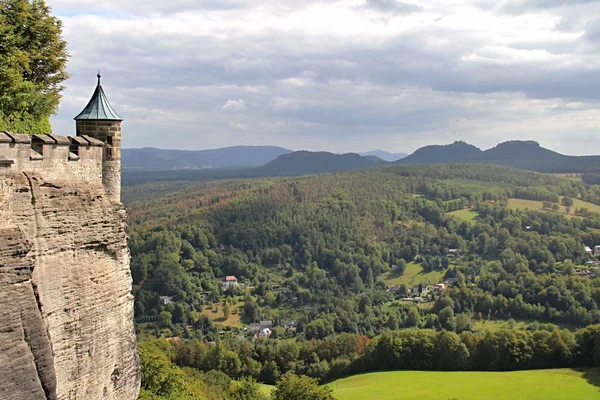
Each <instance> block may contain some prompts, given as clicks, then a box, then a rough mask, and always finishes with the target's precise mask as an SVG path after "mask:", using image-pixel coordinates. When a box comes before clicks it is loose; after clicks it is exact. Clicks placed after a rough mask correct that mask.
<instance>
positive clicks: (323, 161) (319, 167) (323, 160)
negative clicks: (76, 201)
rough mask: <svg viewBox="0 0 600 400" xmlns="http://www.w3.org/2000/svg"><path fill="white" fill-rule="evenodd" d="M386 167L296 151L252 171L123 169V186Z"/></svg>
mask: <svg viewBox="0 0 600 400" xmlns="http://www.w3.org/2000/svg"><path fill="white" fill-rule="evenodd" d="M385 164H388V163H387V162H386V161H383V160H382V159H380V158H378V157H375V156H368V157H362V156H360V155H358V154H354V153H348V154H333V153H327V152H311V151H296V152H292V153H288V154H282V155H280V156H279V157H277V158H276V159H275V160H273V161H271V162H269V163H267V164H266V165H263V166H261V167H255V168H219V169H203V170H191V169H179V170H170V171H134V170H123V180H122V183H123V185H136V184H142V183H146V182H153V181H205V180H217V179H234V178H257V177H267V176H297V175H309V174H325V173H330V172H337V171H350V170H354V169H361V168H369V167H375V166H378V165H385Z"/></svg>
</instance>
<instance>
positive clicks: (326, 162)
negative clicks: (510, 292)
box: [257, 151, 387, 175]
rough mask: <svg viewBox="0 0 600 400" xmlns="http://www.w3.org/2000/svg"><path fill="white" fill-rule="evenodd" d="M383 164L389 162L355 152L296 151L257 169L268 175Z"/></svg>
mask: <svg viewBox="0 0 600 400" xmlns="http://www.w3.org/2000/svg"><path fill="white" fill-rule="evenodd" d="M383 164H387V162H386V161H383V160H382V159H381V158H378V157H375V156H367V157H363V156H361V155H359V154H355V153H347V154H333V153H328V152H325V151H319V152H312V151H296V152H293V153H288V154H283V155H281V156H279V157H277V158H276V159H275V160H273V161H271V162H270V163H268V164H266V165H265V166H263V167H260V168H257V170H259V171H260V172H263V173H265V174H268V175H308V174H323V173H328V172H337V171H349V170H353V169H361V168H368V167H374V166H377V165H383Z"/></svg>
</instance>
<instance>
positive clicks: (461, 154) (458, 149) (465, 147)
mask: <svg viewBox="0 0 600 400" xmlns="http://www.w3.org/2000/svg"><path fill="white" fill-rule="evenodd" d="M480 153H481V150H480V149H478V148H477V147H475V146H473V145H471V144H468V143H465V142H462V141H459V142H454V143H452V144H446V145H431V146H425V147H421V148H420V149H418V150H416V151H415V152H414V153H412V154H411V155H409V156H407V157H405V158H403V159H402V160H400V161H398V163H399V164H429V163H452V162H462V161H464V160H465V158H469V159H472V158H474V157H476V156H477V155H478V154H480Z"/></svg>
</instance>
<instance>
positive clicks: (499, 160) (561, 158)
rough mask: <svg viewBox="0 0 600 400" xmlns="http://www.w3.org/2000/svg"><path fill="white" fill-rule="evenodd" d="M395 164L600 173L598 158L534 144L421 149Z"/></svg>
mask: <svg viewBox="0 0 600 400" xmlns="http://www.w3.org/2000/svg"><path fill="white" fill-rule="evenodd" d="M397 163H398V164H431V163H483V164H498V165H505V166H509V167H514V168H520V169H527V170H532V171H538V172H553V173H559V172H563V173H569V172H571V173H582V172H592V171H597V170H600V156H567V155H564V154H560V153H557V152H555V151H552V150H548V149H545V148H543V147H541V146H540V144H539V143H538V142H534V141H518V140H514V141H508V142H504V143H500V144H498V145H497V146H495V147H492V148H491V149H487V150H481V149H479V148H477V147H475V146H473V145H470V144H468V143H465V142H462V141H457V142H454V143H452V144H449V145H441V146H439V145H436V146H425V147H422V148H420V149H418V150H417V151H415V152H414V153H412V154H411V155H409V156H408V157H406V158H404V159H402V160H399V161H397Z"/></svg>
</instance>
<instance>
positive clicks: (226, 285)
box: [221, 275, 238, 290]
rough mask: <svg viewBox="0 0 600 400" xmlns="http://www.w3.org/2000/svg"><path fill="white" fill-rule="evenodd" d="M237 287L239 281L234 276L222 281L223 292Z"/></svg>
mask: <svg viewBox="0 0 600 400" xmlns="http://www.w3.org/2000/svg"><path fill="white" fill-rule="evenodd" d="M237 285H238V280H237V278H236V277H235V276H233V275H228V276H226V277H225V278H223V279H222V280H221V287H222V288H223V290H227V289H229V288H231V287H233V286H237Z"/></svg>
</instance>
